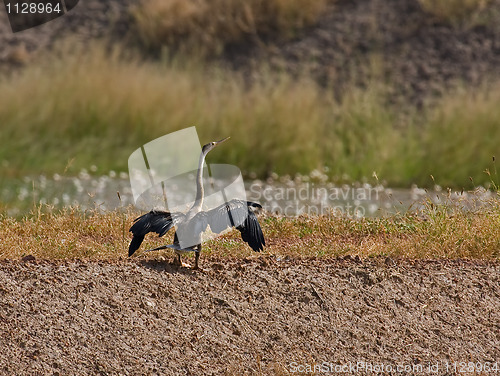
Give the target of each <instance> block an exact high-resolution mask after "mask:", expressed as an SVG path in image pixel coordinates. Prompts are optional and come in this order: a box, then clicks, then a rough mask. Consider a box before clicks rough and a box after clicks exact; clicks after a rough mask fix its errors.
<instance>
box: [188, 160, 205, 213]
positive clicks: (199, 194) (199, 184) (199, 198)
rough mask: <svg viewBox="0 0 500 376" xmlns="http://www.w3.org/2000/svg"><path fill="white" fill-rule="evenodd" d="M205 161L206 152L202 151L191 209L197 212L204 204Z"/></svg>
mask: <svg viewBox="0 0 500 376" xmlns="http://www.w3.org/2000/svg"><path fill="white" fill-rule="evenodd" d="M204 163H205V153H203V152H201V154H200V160H199V162H198V173H197V175H196V198H195V200H194V204H193V206H192V207H191V210H190V211H193V212H195V213H197V212H199V211H200V210H201V208H202V206H203V196H204V195H205V190H204V189H203V164H204Z"/></svg>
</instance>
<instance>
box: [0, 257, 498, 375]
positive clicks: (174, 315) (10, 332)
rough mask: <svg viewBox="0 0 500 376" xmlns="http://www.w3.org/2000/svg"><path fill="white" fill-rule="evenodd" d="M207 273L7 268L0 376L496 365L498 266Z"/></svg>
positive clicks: (3, 270)
mask: <svg viewBox="0 0 500 376" xmlns="http://www.w3.org/2000/svg"><path fill="white" fill-rule="evenodd" d="M203 266H204V267H205V268H206V269H207V270H206V271H205V272H193V271H191V270H189V269H176V268H175V267H173V266H172V265H170V264H169V263H168V262H162V261H155V260H149V261H146V260H133V261H132V260H122V261H79V260H76V261H54V262H49V261H39V260H35V261H27V262H23V261H8V260H7V261H5V260H4V261H0V323H1V324H0V347H1V349H2V351H1V352H0V374H3V375H14V374H18V375H21V374H23V375H28V374H29V375H90V374H101V375H128V374H131V375H132V374H133V375H138V374H141V375H142V374H144V375H147V374H161V375H202V374H203V375H223V374H228V375H243V374H250V375H254V374H255V375H257V374H264V375H268V374H269V375H276V374H278V375H281V374H289V373H295V372H294V371H298V370H307V368H300V367H307V366H311V367H312V366H314V365H315V364H322V363H323V362H328V363H331V364H329V366H330V367H334V366H335V365H337V366H346V367H347V366H348V365H349V364H350V365H351V366H353V365H354V364H358V362H366V364H367V366H366V367H369V365H370V364H371V365H372V366H378V367H382V366H384V367H387V365H390V366H392V367H397V366H398V365H400V366H406V367H410V366H411V367H415V368H413V370H414V371H413V372H403V373H404V374H422V373H425V374H428V371H427V369H428V368H427V367H429V363H430V364H431V365H432V366H433V367H435V368H434V370H437V371H438V372H437V373H435V372H434V373H433V374H454V372H451V370H452V368H451V366H452V365H453V362H469V361H473V362H482V363H486V362H490V363H494V362H500V287H499V286H500V264H499V263H498V262H475V261H474V262H473V261H411V260H391V259H386V260H384V259H372V260H368V261H359V260H354V259H352V258H348V259H335V260H294V259H277V258H275V257H269V256H268V257H260V258H254V259H240V260H226V261H223V260H216V259H211V260H206V259H204V260H203ZM447 362H448V365H449V367H450V368H449V369H448V372H446V363H447ZM419 365H421V366H422V367H423V371H422V372H420V370H419V369H418V368H416V367H418V366H419ZM436 367H438V368H436ZM499 372H500V371H499ZM333 373H335V372H333ZM333 373H332V374H333ZM346 373H347V374H352V373H356V374H375V373H373V372H366V370H363V369H362V368H359V369H356V372H346ZM461 374H464V373H461ZM488 374H490V373H488ZM493 374H496V373H493Z"/></svg>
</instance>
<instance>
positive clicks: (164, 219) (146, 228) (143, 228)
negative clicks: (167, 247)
mask: <svg viewBox="0 0 500 376" xmlns="http://www.w3.org/2000/svg"><path fill="white" fill-rule="evenodd" d="M173 224H174V222H173V219H172V214H170V213H169V212H166V211H160V210H151V211H150V212H149V213H146V214H144V215H141V216H140V217H139V218H136V219H135V220H134V224H133V225H132V227H130V230H129V231H130V232H131V233H132V234H133V235H134V236H133V237H132V241H131V242H130V246H129V248H128V255H129V256H132V255H133V254H134V252H135V251H137V250H138V249H139V247H140V245H141V243H142V241H143V240H144V236H145V235H146V234H148V233H150V232H156V233H157V234H158V235H159V236H163V235H165V234H166V233H167V232H168V230H170V229H171V228H172V226H173Z"/></svg>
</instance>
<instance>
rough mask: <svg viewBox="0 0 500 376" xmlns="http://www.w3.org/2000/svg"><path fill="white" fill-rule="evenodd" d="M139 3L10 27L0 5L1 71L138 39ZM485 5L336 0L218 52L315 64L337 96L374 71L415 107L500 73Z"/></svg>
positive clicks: (495, 31)
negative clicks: (94, 44)
mask: <svg viewBox="0 0 500 376" xmlns="http://www.w3.org/2000/svg"><path fill="white" fill-rule="evenodd" d="M138 3H139V1H138V0H105V1H100V0H85V1H84V0H82V1H80V2H79V4H78V5H77V6H76V7H75V8H74V9H73V10H71V11H70V12H69V13H68V14H67V15H65V16H63V17H60V18H58V19H56V20H53V21H51V22H49V23H47V24H44V25H41V26H38V27H36V28H33V29H29V30H26V31H23V32H19V33H16V34H13V33H12V31H11V29H10V26H9V24H8V19H7V16H6V13H4V12H3V11H0V70H1V71H5V70H7V71H8V70H9V67H12V66H18V65H23V64H26V63H36V61H37V60H38V53H39V52H43V51H47V50H51V49H52V48H53V47H54V46H57V45H60V44H61V43H62V39H64V38H66V37H68V36H70V37H71V38H72V39H70V40H71V42H72V43H77V42H80V41H90V40H95V39H108V40H111V41H112V44H121V45H125V46H129V47H130V46H133V47H137V46H138V47H139V48H141V43H140V42H139V41H138V40H137V37H136V36H137V32H136V31H135V29H134V22H133V19H132V16H131V12H130V7H131V5H135V4H138ZM485 4H487V6H486V7H485V8H484V9H483V10H482V11H481V12H479V13H478V14H472V15H471V16H470V17H468V18H467V19H466V20H465V21H463V22H461V23H457V24H451V23H448V22H444V21H442V20H439V19H436V17H433V16H432V15H430V14H428V13H426V12H425V11H424V9H422V7H421V5H420V3H419V1H418V0H349V1H346V0H338V1H334V2H332V3H331V4H330V5H329V6H328V9H327V11H326V12H324V14H323V15H321V17H320V18H319V19H318V22H317V24H316V25H314V26H311V27H308V28H306V29H304V30H300V31H297V33H296V35H295V36H294V37H293V38H287V39H283V38H280V37H278V36H274V35H249V38H248V39H247V40H245V41H243V42H242V43H238V44H236V45H233V46H228V47H227V48H226V51H224V53H223V54H222V55H221V56H219V57H217V58H215V59H214V60H215V63H220V64H222V65H223V66H226V67H230V68H231V69H234V70H236V71H240V72H243V73H244V74H245V75H247V76H249V77H254V76H257V77H258V76H259V75H260V70H261V68H262V64H264V66H268V67H270V68H271V69H272V70H275V71H286V72H289V73H291V74H293V75H302V74H306V75H307V74H309V73H311V74H312V76H313V77H314V78H315V79H316V80H317V81H318V83H320V84H321V85H324V86H329V87H332V88H333V90H335V92H336V93H338V95H339V96H341V94H342V93H343V92H344V90H345V89H346V88H349V87H350V86H351V85H352V84H353V83H354V84H355V85H357V86H361V87H366V86H369V85H370V84H371V82H372V81H373V79H375V82H377V83H385V84H387V86H388V87H387V90H388V99H389V100H390V101H391V102H395V103H402V102H403V103H411V104H413V105H416V106H420V105H422V104H425V103H426V102H427V100H430V99H432V98H435V97H436V96H439V95H441V94H442V93H444V92H445V91H446V90H448V89H450V88H453V87H455V86H456V85H457V84H458V85H460V84H465V85H468V86H477V85H480V84H483V83H485V82H489V81H490V80H491V78H495V77H499V75H500V22H498V20H500V0H490V1H488V2H486V3H485ZM142 51H143V52H142V53H141V55H143V56H150V55H148V54H147V53H145V51H144V49H142ZM150 52H151V51H150ZM156 54H158V51H156ZM152 55H153V56H154V55H155V52H154V51H153V53H152Z"/></svg>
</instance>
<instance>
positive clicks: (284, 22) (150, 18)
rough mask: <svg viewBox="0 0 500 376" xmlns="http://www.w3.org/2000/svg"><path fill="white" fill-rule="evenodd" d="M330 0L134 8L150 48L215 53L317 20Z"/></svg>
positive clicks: (151, 3) (156, 3) (183, 2)
mask: <svg viewBox="0 0 500 376" xmlns="http://www.w3.org/2000/svg"><path fill="white" fill-rule="evenodd" d="M328 1H329V0H249V1H243V0H146V1H142V3H141V4H140V5H138V6H136V7H135V8H134V9H133V10H132V14H133V17H134V19H135V22H136V27H137V32H138V35H139V37H140V39H141V41H142V43H144V44H145V45H146V46H147V47H150V48H159V47H162V46H169V47H176V48H178V47H180V46H181V45H182V46H183V49H185V50H186V51H189V52H193V50H194V51H197V52H201V53H202V54H211V55H212V54H217V53H219V52H220V51H221V50H222V48H223V47H224V46H225V45H227V44H230V43H235V42H240V41H242V40H245V39H248V38H249V37H257V36H259V35H264V34H270V33H278V34H280V35H283V36H285V37H289V36H291V35H293V34H294V33H295V32H296V31H297V30H299V29H301V28H303V27H305V26H308V25H311V24H313V23H315V22H316V21H317V19H318V17H319V15H320V14H322V12H323V11H324V10H325V7H326V5H327V3H328Z"/></svg>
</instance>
